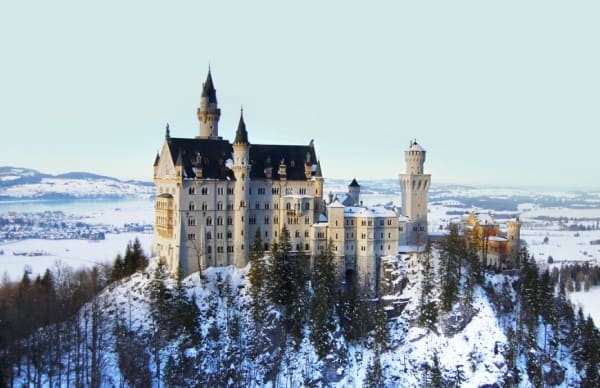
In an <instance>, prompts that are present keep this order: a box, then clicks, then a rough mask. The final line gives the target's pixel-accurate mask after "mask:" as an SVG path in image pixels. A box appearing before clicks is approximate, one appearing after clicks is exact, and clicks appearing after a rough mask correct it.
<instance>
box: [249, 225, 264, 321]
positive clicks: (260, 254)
mask: <svg viewBox="0 0 600 388" xmlns="http://www.w3.org/2000/svg"><path fill="white" fill-rule="evenodd" d="M260 236H261V232H260V228H259V229H257V230H256V233H255V234H254V240H253V241H252V247H251V249H250V269H249V270H248V282H249V283H250V298H251V301H250V303H251V307H250V309H251V312H252V318H253V320H254V322H255V323H257V324H260V323H262V322H263V321H264V319H265V316H266V309H267V301H268V289H267V286H268V275H269V274H268V273H267V267H266V262H265V259H264V255H265V253H264V251H263V245H262V240H261V237H260Z"/></svg>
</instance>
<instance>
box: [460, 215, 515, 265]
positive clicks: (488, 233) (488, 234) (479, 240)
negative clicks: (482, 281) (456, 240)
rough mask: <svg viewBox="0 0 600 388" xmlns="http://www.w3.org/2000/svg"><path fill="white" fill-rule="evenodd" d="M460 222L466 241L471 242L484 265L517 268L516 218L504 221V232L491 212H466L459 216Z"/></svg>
mask: <svg viewBox="0 0 600 388" xmlns="http://www.w3.org/2000/svg"><path fill="white" fill-rule="evenodd" d="M460 223H461V229H462V231H463V233H464V236H465V238H466V239H467V242H468V243H469V244H473V246H474V247H475V250H476V251H477V253H478V254H479V257H480V259H481V262H482V264H483V265H484V266H487V267H493V268H497V269H512V268H518V266H519V250H520V241H521V223H520V222H519V219H518V218H513V219H510V220H508V221H507V222H506V232H505V233H504V232H502V231H501V230H500V224H499V223H498V222H497V221H496V219H495V218H494V216H493V215H492V214H491V213H476V212H471V213H467V214H465V215H463V216H462V217H461V222H460Z"/></svg>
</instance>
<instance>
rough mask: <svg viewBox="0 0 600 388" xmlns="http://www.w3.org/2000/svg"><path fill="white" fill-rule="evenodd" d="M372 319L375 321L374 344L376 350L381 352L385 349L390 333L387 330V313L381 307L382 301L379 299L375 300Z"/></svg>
mask: <svg viewBox="0 0 600 388" xmlns="http://www.w3.org/2000/svg"><path fill="white" fill-rule="evenodd" d="M373 321H374V323H375V344H376V346H377V351H378V352H382V351H384V350H385V349H387V346H388V343H389V340H390V335H389V331H388V324H387V314H386V312H385V310H384V309H383V302H382V301H381V300H379V301H377V306H376V307H375V316H374V317H373Z"/></svg>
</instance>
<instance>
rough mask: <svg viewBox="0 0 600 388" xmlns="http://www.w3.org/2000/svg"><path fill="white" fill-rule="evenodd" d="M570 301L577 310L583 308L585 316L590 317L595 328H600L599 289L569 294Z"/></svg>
mask: <svg viewBox="0 0 600 388" xmlns="http://www.w3.org/2000/svg"><path fill="white" fill-rule="evenodd" d="M569 296H570V298H571V301H572V302H573V303H574V304H575V306H577V307H578V308H579V306H581V307H582V308H583V313H584V314H585V315H588V314H589V315H590V316H591V317H592V319H593V320H594V322H595V323H596V326H600V287H595V288H592V289H591V290H589V291H587V292H586V291H580V292H572V293H570V294H569Z"/></svg>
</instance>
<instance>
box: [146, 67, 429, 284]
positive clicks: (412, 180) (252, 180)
mask: <svg viewBox="0 0 600 388" xmlns="http://www.w3.org/2000/svg"><path fill="white" fill-rule="evenodd" d="M216 101H217V100H216V91H215V89H214V86H213V82H212V77H211V75H210V72H209V75H208V78H207V81H206V83H205V84H204V90H203V92H202V97H201V106H200V108H199V109H198V119H199V121H200V135H199V136H197V137H195V138H172V137H171V136H170V131H169V128H168V127H167V133H166V136H165V141H164V145H163V147H162V150H161V152H160V155H157V157H156V161H155V164H154V183H155V185H156V193H157V199H156V219H155V236H154V245H153V248H154V253H155V254H157V255H158V256H160V257H161V258H162V259H163V260H164V261H165V262H166V263H167V264H168V266H169V267H170V268H171V270H172V271H173V272H174V273H177V274H179V275H180V276H185V275H188V274H191V273H193V272H196V271H198V270H199V269H203V268H207V267H211V266H227V265H235V266H237V267H243V266H245V265H246V264H247V263H248V258H249V252H250V245H251V243H252V241H253V239H254V235H255V233H256V231H257V230H260V235H261V239H262V242H263V244H264V249H265V251H268V250H269V249H270V246H271V244H272V243H273V241H276V240H277V239H278V238H279V233H281V231H282V228H283V227H284V226H285V227H286V228H287V229H288V231H289V233H290V237H291V245H292V251H293V252H295V253H301V254H305V255H307V256H310V257H311V260H314V259H315V258H316V257H318V255H319V254H320V253H321V252H324V251H325V249H327V244H328V243H329V241H331V242H332V244H333V252H334V255H335V263H336V267H337V269H338V275H339V280H340V282H343V281H344V280H348V279H354V280H356V281H357V282H358V284H359V286H360V287H362V288H363V290H365V291H367V292H368V293H376V292H377V288H378V282H379V274H378V272H379V268H380V259H381V257H384V256H393V255H396V254H397V253H398V246H399V244H403V243H406V242H407V241H408V240H410V241H411V242H414V240H418V239H417V238H414V236H415V235H417V234H419V233H420V232H421V231H423V230H424V236H426V231H427V191H428V189H429V182H430V175H423V164H424V161H425V151H424V150H423V149H422V148H420V146H417V144H416V142H415V143H414V144H413V143H411V148H410V149H409V150H408V151H406V162H407V171H406V174H402V175H401V176H400V180H401V186H402V205H403V210H404V213H405V214H404V215H401V212H400V211H399V210H398V209H395V208H386V207H371V208H368V207H363V206H362V201H361V200H360V185H359V184H358V182H356V180H353V181H352V183H351V184H350V185H349V187H348V194H347V195H346V196H345V198H344V199H343V200H341V201H338V200H337V199H336V200H333V195H330V198H329V204H328V205H325V202H324V201H323V183H324V180H323V177H322V176H321V166H320V164H319V162H318V161H317V156H316V152H315V149H314V145H313V142H312V141H311V142H310V144H309V145H307V146H290V145H255V144H252V143H250V142H249V141H248V133H247V131H246V126H245V122H244V120H243V115H242V116H241V117H240V123H239V126H238V130H237V133H236V138H235V140H234V141H233V143H230V142H229V141H227V140H223V139H222V138H221V137H219V135H218V121H219V118H220V113H221V111H220V109H219V108H218V105H217V102H216ZM411 226H413V227H418V231H419V233H413V232H412V231H411ZM420 228H424V229H423V230H422V229H420ZM311 262H312V261H311Z"/></svg>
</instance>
